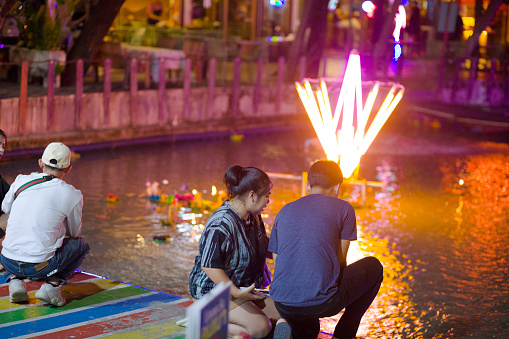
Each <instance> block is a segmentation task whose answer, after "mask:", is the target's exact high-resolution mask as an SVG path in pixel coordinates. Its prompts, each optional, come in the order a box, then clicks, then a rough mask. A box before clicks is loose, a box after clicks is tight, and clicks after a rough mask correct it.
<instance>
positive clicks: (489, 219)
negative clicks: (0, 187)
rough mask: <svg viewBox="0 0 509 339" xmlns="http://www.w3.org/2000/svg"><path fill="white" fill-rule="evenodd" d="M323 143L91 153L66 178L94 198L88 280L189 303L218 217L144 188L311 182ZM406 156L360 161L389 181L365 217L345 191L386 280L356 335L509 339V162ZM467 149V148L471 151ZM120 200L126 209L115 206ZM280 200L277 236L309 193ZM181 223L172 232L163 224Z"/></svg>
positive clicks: (296, 188)
mask: <svg viewBox="0 0 509 339" xmlns="http://www.w3.org/2000/svg"><path fill="white" fill-rule="evenodd" d="M313 133H314V132H313V131H312V130H310V131H285V132H277V133H267V134H263V135H251V136H249V135H248V136H246V137H245V138H244V139H243V140H242V142H240V143H238V142H232V141H230V140H228V139H226V140H225V139H217V140H208V141H193V142H186V143H178V144H168V145H158V146H157V145H151V146H139V147H132V148H130V149H118V150H109V151H94V152H86V153H85V152H84V153H83V154H81V157H80V159H78V160H77V161H76V162H75V163H74V164H73V169H72V171H71V172H70V173H69V174H68V176H67V177H66V179H67V181H68V182H69V183H71V184H73V185H74V186H76V187H77V188H79V189H80V190H81V191H82V192H83V194H84V197H85V207H84V215H83V225H84V226H83V236H84V237H85V238H86V239H87V240H88V241H89V243H90V245H91V248H92V250H91V252H90V254H89V256H87V258H86V259H85V261H84V262H83V267H82V269H83V270H84V271H89V272H91V273H95V274H98V275H100V276H106V277H108V278H111V279H116V280H120V281H125V282H129V283H132V284H135V285H139V286H143V287H147V288H151V289H156V290H160V291H163V292H167V293H171V294H175V295H179V296H183V297H189V290H188V277H189V271H190V269H191V268H192V265H193V261H194V257H195V255H196V253H197V247H198V243H197V242H198V239H199V237H200V234H201V232H202V230H203V224H204V223H205V222H206V219H207V217H208V216H209V215H210V212H207V211H194V212H193V211H189V210H187V209H186V208H185V207H184V206H182V207H184V209H181V208H178V209H171V207H170V206H169V205H168V204H160V203H157V202H154V201H151V200H150V199H146V198H145V197H144V195H145V188H146V186H145V185H146V182H147V179H148V180H149V181H151V182H153V181H158V182H160V183H163V182H166V181H167V184H163V185H162V186H160V188H161V190H162V191H163V193H168V194H175V193H179V194H182V193H183V186H184V187H187V188H188V192H191V191H192V190H193V189H196V191H197V192H200V193H201V194H202V198H203V199H204V200H210V201H212V200H214V198H213V196H212V195H211V187H212V185H215V186H216V187H217V188H218V189H222V187H223V184H222V178H223V174H224V171H225V170H226V168H228V167H229V166H230V165H232V164H242V165H249V166H257V167H260V168H262V169H263V170H265V171H267V172H275V173H288V174H294V175H300V174H301V173H302V171H305V170H307V168H308V166H309V163H308V160H309V157H306V156H305V155H304V153H305V149H304V145H305V140H306V139H308V138H310V137H312V136H313ZM384 140H386V141H387V142H390V140H391V139H390V138H388V139H384ZM394 140H395V142H396V141H397V142H399V141H398V140H400V139H398V138H394ZM397 145H398V144H397V143H396V144H395V145H393V147H392V148H390V147H389V148H385V152H384V153H380V154H378V153H372V154H368V155H366V156H365V157H363V159H362V161H361V174H362V175H363V176H364V177H365V178H366V179H368V180H377V181H382V182H384V187H383V188H382V189H379V188H373V189H371V190H369V191H368V197H367V200H366V206H364V207H360V206H359V204H358V202H359V198H360V191H359V187H350V188H349V189H348V190H346V188H345V191H348V194H347V196H346V198H348V199H349V200H350V201H351V202H352V203H353V204H356V205H358V207H357V209H356V214H357V217H358V225H359V240H358V241H357V242H353V243H352V247H351V250H350V252H349V260H355V259H356V258H360V257H364V256H367V255H374V256H376V257H377V258H379V260H380V261H381V262H382V263H383V265H384V272H385V277H384V283H383V285H382V288H381V291H380V293H379V295H378V296H377V298H376V299H375V302H374V304H373V305H372V307H371V308H370V309H369V310H368V312H367V313H366V315H365V318H364V320H363V321H362V323H361V328H360V330H359V336H362V337H365V338H465V337H473V338H489V337H494V338H507V337H509V322H508V320H507V319H508V317H507V314H509V306H508V304H507V300H509V278H508V277H509V265H508V263H507V260H508V259H507V258H509V242H508V240H509V230H508V227H507V226H508V221H509V206H508V205H509V192H508V189H509V166H508V165H509V156H508V155H507V153H509V152H507V151H506V150H504V149H501V150H500V151H497V152H494V153H493V154H478V153H479V152H478V151H479V145H475V152H472V154H447V155H436V154H435V153H434V152H435V151H436V150H437V149H440V147H442V146H440V145H433V147H432V149H430V151H429V152H426V149H425V147H424V146H423V143H417V146H415V147H414V145H413V144H412V143H411V142H410V141H408V140H407V141H406V143H405V145H404V146H405V150H406V151H407V153H405V154H401V153H398V152H397V151H398V149H397V147H396V146H397ZM412 147H414V148H416V149H417V148H418V152H417V151H416V152H412V150H413V148H412ZM443 147H446V148H447V150H451V147H452V146H451V145H447V146H443ZM392 149H394V150H395V153H393V154H391V152H390V151H391V150H392ZM456 149H457V148H454V150H456ZM468 149H469V145H468V143H462V147H461V150H462V151H465V150H468ZM470 149H474V148H473V147H471V148H470ZM492 149H493V148H492ZM413 154H417V155H413ZM320 156H323V155H320V154H318V155H317V156H316V157H315V159H316V158H319V157H320ZM0 170H1V171H0V172H1V173H2V176H3V177H4V178H5V179H6V180H7V181H8V182H12V181H13V180H14V178H15V176H16V175H17V174H18V173H30V172H32V171H37V170H38V168H37V162H36V159H27V160H22V161H16V162H8V161H4V160H3V161H2V162H0ZM460 179H462V180H463V181H464V183H463V185H460V184H459V181H460ZM165 180H166V181H165ZM110 193H111V194H112V195H116V196H117V198H118V201H116V202H114V201H108V195H109V194H110ZM272 193H273V194H272V196H271V203H270V204H269V206H268V207H267V208H266V210H265V211H264V214H265V215H264V220H265V222H266V224H267V227H268V229H269V231H270V227H271V226H272V224H273V222H274V217H275V215H276V214H277V212H278V211H279V210H280V209H281V207H282V206H283V205H285V204H286V203H288V202H290V201H293V200H295V199H297V198H298V197H299V196H300V194H301V183H300V182H299V181H298V180H283V179H274V188H273V190H272ZM170 217H171V218H172V219H173V221H174V223H173V226H169V225H165V221H168V219H169V218H170ZM336 321H337V317H333V318H330V319H323V321H322V331H326V332H328V333H331V332H332V330H333V328H334V325H335V323H336Z"/></svg>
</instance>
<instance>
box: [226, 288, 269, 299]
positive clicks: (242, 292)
mask: <svg viewBox="0 0 509 339" xmlns="http://www.w3.org/2000/svg"><path fill="white" fill-rule="evenodd" d="M254 288H255V284H252V285H251V286H248V287H243V288H237V287H236V286H232V287H231V288H230V292H231V295H232V297H234V298H237V299H244V300H263V299H265V297H264V296H261V295H258V294H254V293H253V290H254Z"/></svg>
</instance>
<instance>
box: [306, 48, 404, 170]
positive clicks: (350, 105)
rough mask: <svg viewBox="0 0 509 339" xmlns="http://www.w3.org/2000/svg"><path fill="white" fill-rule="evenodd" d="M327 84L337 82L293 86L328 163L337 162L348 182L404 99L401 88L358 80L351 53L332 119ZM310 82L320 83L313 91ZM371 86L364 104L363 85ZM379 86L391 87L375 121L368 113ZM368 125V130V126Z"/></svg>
mask: <svg viewBox="0 0 509 339" xmlns="http://www.w3.org/2000/svg"><path fill="white" fill-rule="evenodd" d="M326 81H334V82H336V83H337V82H338V80H337V79H334V80H333V79H324V78H322V79H320V80H319V81H318V80H312V79H304V80H303V83H302V84H301V83H298V82H296V87H297V92H298V93H299V96H300V98H301V100H302V103H303V104H304V107H305V109H306V112H307V114H308V116H309V119H310V120H311V123H312V125H313V128H314V129H315V132H316V134H317V136H318V140H319V141H320V144H321V145H322V147H323V150H324V151H325V154H326V155H327V159H329V160H332V161H336V162H339V165H340V167H341V171H342V172H343V176H344V177H345V178H349V177H351V176H352V174H353V173H354V171H355V169H356V168H357V166H358V165H359V162H360V159H361V157H362V155H363V154H364V153H366V151H367V150H368V148H369V146H370V145H371V143H372V142H373V140H374V139H375V137H376V136H377V134H378V132H379V131H380V129H381V128H382V126H383V125H384V124H385V122H386V121H387V119H388V118H389V116H390V115H391V113H392V112H393V111H394V108H395V107H396V105H397V104H398V103H399V102H400V100H401V98H402V97H403V93H404V87H403V86H402V85H400V84H397V83H382V82H377V81H375V82H365V83H363V82H362V80H361V63H360V57H359V54H357V53H356V52H355V51H354V52H352V53H351V54H350V56H349V58H348V62H347V66H346V70H345V75H344V78H343V82H342V86H341V90H340V93H339V97H338V101H337V105H336V108H335V110H334V115H333V114H332V109H331V104H330V100H329V92H328V90H327V85H326ZM311 82H313V83H315V84H317V83H319V84H320V85H319V88H318V89H316V91H313V89H312V87H311ZM363 84H365V85H372V86H373V87H372V89H371V91H370V92H369V94H368V97H367V99H366V102H365V104H364V105H363V101H362V85H363ZM382 86H384V87H385V86H390V89H389V92H388V94H387V96H386V97H385V100H384V101H383V103H382V104H381V106H380V108H379V110H378V112H377V113H376V115H374V117H372V116H371V110H372V109H373V106H374V104H375V99H376V97H377V95H378V92H379V89H380V87H382ZM368 122H370V123H369V126H368Z"/></svg>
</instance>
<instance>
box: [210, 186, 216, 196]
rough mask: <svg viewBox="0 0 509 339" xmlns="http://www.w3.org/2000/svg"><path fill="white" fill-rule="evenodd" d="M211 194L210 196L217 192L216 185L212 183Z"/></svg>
mask: <svg viewBox="0 0 509 339" xmlns="http://www.w3.org/2000/svg"><path fill="white" fill-rule="evenodd" d="M211 194H212V196H214V195H216V194H217V188H216V186H214V185H212V190H211Z"/></svg>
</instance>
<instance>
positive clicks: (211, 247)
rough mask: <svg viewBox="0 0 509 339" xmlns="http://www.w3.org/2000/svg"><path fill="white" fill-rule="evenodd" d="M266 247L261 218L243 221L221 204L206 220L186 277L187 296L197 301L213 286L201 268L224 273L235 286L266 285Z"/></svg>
mask: <svg viewBox="0 0 509 339" xmlns="http://www.w3.org/2000/svg"><path fill="white" fill-rule="evenodd" d="M267 247H268V237H267V235H266V232H265V225H264V224H263V221H262V219H261V217H260V216H252V215H250V216H249V218H248V220H244V219H242V218H241V217H240V216H239V215H238V214H237V212H235V211H234V210H233V209H232V208H231V207H230V205H229V203H228V200H227V201H225V202H224V203H223V204H222V205H221V207H219V209H218V210H217V211H215V212H214V213H213V214H212V215H211V216H210V218H209V219H208V220H207V223H206V224H205V228H204V230H203V234H202V235H201V238H200V243H199V252H198V255H197V256H196V259H195V261H194V267H193V269H192V271H191V274H190V277H189V289H190V291H191V296H192V297H193V298H195V299H199V298H201V297H203V296H204V295H205V294H207V293H208V292H209V291H210V290H211V289H212V288H214V286H215V284H214V283H213V282H212V280H210V278H209V277H208V276H207V274H205V272H204V271H203V270H202V267H209V268H219V269H222V270H224V271H225V273H226V275H227V276H228V277H229V278H230V280H231V281H232V283H233V284H235V286H237V287H246V286H249V285H251V284H252V283H255V285H256V286H257V287H261V286H262V285H264V284H265V283H266V281H265V279H266V278H264V269H265V267H266V265H265V258H266V254H267ZM269 283H270V282H269Z"/></svg>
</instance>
